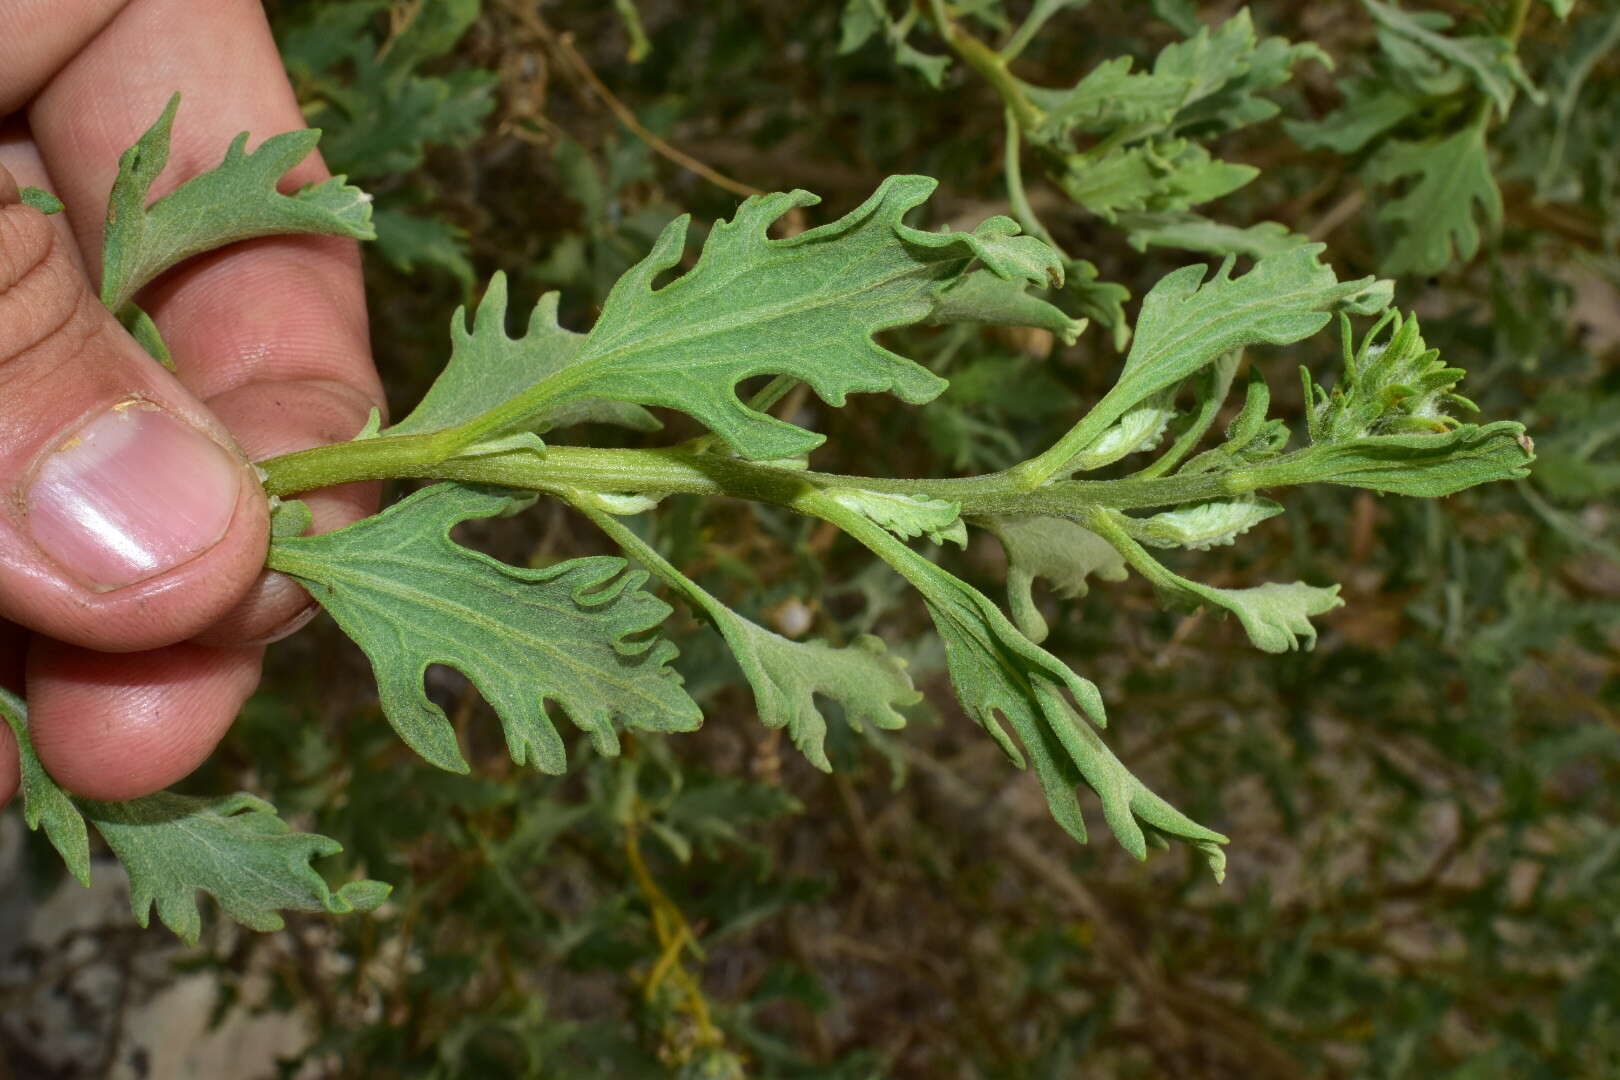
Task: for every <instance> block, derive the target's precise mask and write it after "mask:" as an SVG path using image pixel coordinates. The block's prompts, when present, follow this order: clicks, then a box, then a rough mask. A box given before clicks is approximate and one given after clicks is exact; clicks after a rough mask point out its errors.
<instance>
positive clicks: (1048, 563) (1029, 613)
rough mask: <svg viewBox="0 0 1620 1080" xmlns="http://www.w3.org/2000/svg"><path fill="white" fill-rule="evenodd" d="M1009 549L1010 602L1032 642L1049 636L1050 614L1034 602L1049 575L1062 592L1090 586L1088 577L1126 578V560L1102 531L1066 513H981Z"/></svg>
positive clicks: (1073, 594)
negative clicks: (1037, 589) (1038, 582)
mask: <svg viewBox="0 0 1620 1080" xmlns="http://www.w3.org/2000/svg"><path fill="white" fill-rule="evenodd" d="M977 524H980V525H983V526H984V527H985V528H986V529H989V530H990V532H991V533H993V534H994V535H995V537H996V539H997V540H1000V541H1001V546H1002V547H1003V548H1005V549H1006V552H1007V607H1008V609H1009V610H1010V611H1011V612H1012V617H1013V622H1014V623H1016V624H1017V625H1018V629H1020V630H1022V631H1023V632H1024V634H1025V635H1026V636H1027V637H1028V638H1029V639H1030V640H1031V641H1033V642H1036V643H1037V644H1039V643H1040V642H1042V641H1044V640H1046V635H1047V629H1048V628H1047V625H1046V618H1045V617H1044V616H1043V615H1042V614H1041V612H1040V609H1039V608H1037V607H1036V606H1035V598H1034V595H1033V592H1032V590H1033V587H1034V584H1035V580H1036V579H1037V578H1045V579H1046V580H1047V581H1048V582H1049V583H1050V584H1051V586H1052V591H1053V592H1055V593H1057V594H1058V595H1059V596H1063V597H1068V598H1071V599H1073V598H1076V597H1081V596H1085V595H1086V594H1087V593H1088V592H1090V591H1091V582H1090V581H1089V580H1088V579H1089V578H1091V577H1093V576H1095V577H1096V578H1098V579H1099V580H1101V581H1124V580H1125V576H1126V570H1125V560H1124V558H1123V557H1122V556H1121V555H1120V553H1119V552H1117V551H1115V550H1114V548H1113V547H1112V546H1111V545H1110V544H1109V543H1108V542H1107V541H1106V540H1104V539H1103V538H1102V537H1100V536H1098V535H1097V534H1096V533H1094V532H1092V531H1091V530H1090V529H1088V528H1086V527H1085V526H1083V525H1077V524H1075V523H1074V522H1072V521H1069V520H1067V519H1065V518H1052V517H1010V516H1002V517H989V518H983V519H979V520H978V521H977Z"/></svg>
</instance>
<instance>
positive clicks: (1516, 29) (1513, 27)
mask: <svg viewBox="0 0 1620 1080" xmlns="http://www.w3.org/2000/svg"><path fill="white" fill-rule="evenodd" d="M1529 17H1530V0H1513V6H1512V8H1510V9H1509V10H1508V24H1507V33H1506V34H1504V35H1503V36H1504V37H1506V38H1507V39H1508V42H1509V44H1511V45H1513V46H1515V47H1517V46H1518V44H1519V38H1520V37H1521V36H1522V35H1523V34H1524V24H1525V20H1526V19H1528V18H1529Z"/></svg>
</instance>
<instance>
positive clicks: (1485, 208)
mask: <svg viewBox="0 0 1620 1080" xmlns="http://www.w3.org/2000/svg"><path fill="white" fill-rule="evenodd" d="M1367 176H1368V178H1369V179H1370V180H1372V181H1373V182H1374V183H1377V184H1394V183H1397V182H1405V183H1407V184H1409V185H1410V186H1409V188H1408V190H1407V191H1406V192H1405V193H1404V194H1402V195H1399V196H1397V197H1396V198H1394V199H1391V200H1390V201H1388V202H1386V203H1384V204H1383V206H1381V207H1380V208H1379V211H1378V218H1379V220H1380V221H1384V222H1387V223H1389V224H1390V225H1392V226H1394V227H1395V229H1396V230H1397V232H1398V234H1399V235H1398V238H1397V239H1396V241H1395V245H1394V246H1393V247H1392V248H1390V251H1389V255H1388V256H1387V257H1386V258H1385V260H1384V266H1383V269H1384V271H1385V272H1386V273H1390V274H1437V273H1439V272H1440V271H1441V270H1444V269H1445V268H1446V267H1447V266H1449V265H1451V263H1452V262H1453V261H1466V260H1468V259H1471V258H1473V257H1474V254H1475V253H1476V252H1477V251H1479V240H1480V229H1479V225H1478V223H1477V222H1476V217H1483V219H1484V221H1485V223H1486V224H1487V225H1488V226H1491V227H1494V226H1495V225H1497V224H1498V223H1499V222H1500V221H1501V220H1502V193H1501V192H1500V191H1499V190H1497V187H1496V178H1495V177H1494V176H1493V175H1492V174H1491V163H1490V158H1489V156H1488V155H1487V153H1486V149H1485V127H1484V125H1483V124H1482V123H1479V124H1470V125H1469V126H1468V127H1465V128H1463V129H1462V130H1461V131H1458V132H1456V133H1455V134H1453V135H1448V136H1446V137H1444V138H1436V139H1427V140H1424V141H1421V142H1412V141H1408V140H1404V139H1396V140H1391V141H1390V142H1388V143H1386V144H1385V146H1384V148H1383V149H1382V150H1380V151H1379V152H1378V154H1377V155H1376V156H1375V157H1374V158H1373V159H1372V161H1370V162H1369V163H1368V165H1367Z"/></svg>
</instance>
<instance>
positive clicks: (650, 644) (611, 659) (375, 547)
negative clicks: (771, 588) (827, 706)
mask: <svg viewBox="0 0 1620 1080" xmlns="http://www.w3.org/2000/svg"><path fill="white" fill-rule="evenodd" d="M525 503H526V500H523V499H520V498H515V497H513V496H511V495H509V494H502V493H497V492H492V491H485V490H482V489H478V488H471V487H466V486H463V485H460V484H438V485H435V486H433V487H430V488H426V489H424V490H422V491H419V492H417V493H416V494H414V495H412V496H411V497H410V498H408V499H405V500H403V501H402V502H399V503H396V504H394V505H393V506H390V507H389V508H388V509H386V510H384V511H383V512H382V513H380V514H377V515H375V516H373V517H369V518H366V519H365V520H364V521H360V522H358V523H356V524H354V525H351V526H349V527H348V528H346V529H342V530H340V531H338V532H334V533H327V534H325V535H322V536H310V537H296V538H286V539H281V540H277V541H276V542H275V543H274V544H272V545H271V549H270V557H269V559H268V564H269V565H270V566H271V567H272V568H274V569H276V570H281V571H283V572H284V573H288V574H291V575H293V576H294V577H296V578H298V579H299V580H300V581H302V582H304V583H305V585H306V586H307V587H308V588H309V590H310V593H311V594H312V595H313V596H314V597H315V598H316V599H317V600H319V601H320V603H321V605H322V606H323V607H325V608H326V610H327V611H329V612H330V613H331V614H332V616H333V618H335V619H336V620H337V622H338V625H339V626H341V627H342V628H343V630H344V632H345V633H347V634H348V635H349V636H350V637H351V638H353V639H354V640H355V641H356V642H357V643H358V644H359V645H360V647H361V648H362V649H363V650H364V651H365V653H366V655H367V657H368V658H369V659H370V660H371V664H372V668H373V669H374V670H375V672H376V676H377V685H378V688H379V692H380V694H381V699H382V706H383V711H384V712H385V713H386V714H387V716H388V719H389V722H390V723H392V724H393V725H394V729H395V730H396V731H398V732H399V735H400V737H401V738H402V739H404V740H405V742H406V743H408V744H409V745H410V746H411V748H412V749H414V750H415V751H416V752H417V753H419V754H421V755H422V756H423V757H424V758H426V759H427V760H428V761H430V762H432V763H433V764H435V765H437V766H439V767H440V768H443V769H448V770H450V771H452V772H465V771H467V764H466V762H465V761H464V760H463V759H462V756H461V752H460V749H459V748H458V747H457V745H456V736H455V731H454V730H453V729H452V728H451V726H450V722H449V721H448V720H447V719H446V718H445V715H444V711H443V710H442V709H440V708H439V706H437V705H435V704H434V703H433V702H432V701H430V700H429V699H428V696H427V693H426V692H425V690H424V689H423V678H424V676H425V675H426V672H427V669H428V666H429V665H430V664H447V665H449V666H451V667H454V668H456V669H457V670H459V671H461V672H463V673H464V674H466V676H467V677H468V678H469V679H470V680H471V681H472V683H473V685H475V686H476V687H477V688H478V690H479V692H480V693H481V694H483V696H484V699H485V700H486V701H488V702H489V704H490V705H491V706H492V707H493V708H494V710H495V712H496V714H497V715H498V716H499V717H500V720H501V726H502V728H503V729H504V730H505V732H506V742H507V747H508V749H509V750H510V751H511V754H512V760H513V761H515V762H517V763H518V764H519V765H524V764H530V763H532V764H534V765H535V766H536V767H537V768H540V769H542V770H544V771H546V772H550V773H560V772H562V771H563V769H564V768H565V767H566V756H565V753H564V749H563V742H562V738H561V736H560V735H558V733H557V731H556V729H555V728H554V727H553V726H552V724H551V721H550V720H549V719H548V718H547V716H546V708H545V705H546V702H547V701H548V700H551V701H555V702H556V703H557V704H558V705H559V706H560V707H561V708H562V710H563V711H564V712H566V713H567V714H568V715H569V717H570V718H571V719H572V720H573V721H574V723H575V724H577V725H578V726H579V727H580V728H582V729H584V730H585V731H587V732H589V733H590V735H591V739H592V741H593V742H594V743H595V745H596V747H597V749H598V750H599V751H600V752H601V753H603V754H606V755H612V754H616V753H617V752H618V748H619V739H618V735H617V733H616V731H615V729H614V720H615V718H622V720H623V721H624V722H625V723H626V724H629V725H631V726H634V727H639V728H642V729H645V730H648V731H691V730H693V729H695V728H696V727H697V726H698V724H699V723H700V722H701V721H702V714H701V713H700V712H699V710H698V707H697V705H696V703H695V702H693V701H692V699H691V698H690V697H688V696H687V694H686V692H685V691H684V690H682V689H681V682H680V678H679V676H678V675H677V674H676V673H675V672H674V671H673V670H672V669H670V667H669V661H670V660H671V659H672V658H673V657H674V655H675V646H674V645H673V644H671V643H670V642H668V641H666V640H660V639H658V638H655V637H651V636H649V633H648V632H649V631H651V630H652V629H653V628H654V627H656V626H657V625H658V624H659V623H661V622H662V621H663V620H664V617H665V616H666V615H668V614H669V606H668V605H667V604H665V603H664V602H663V601H661V600H659V599H658V598H656V597H654V596H653V595H651V594H650V593H648V592H646V591H644V590H643V589H642V588H641V584H642V582H643V581H644V580H645V579H646V574H645V572H635V573H625V572H624V560H623V559H616V558H610V557H606V556H602V557H593V558H583V559H571V560H569V561H568V562H564V563H559V564H557V565H556V566H550V567H547V568H545V569H541V570H527V569H520V568H518V567H514V566H508V565H507V564H505V563H502V562H499V561H497V560H495V559H492V558H489V557H488V556H487V555H482V554H479V553H477V552H474V551H469V550H467V549H466V548H463V547H461V546H459V545H458V544H456V543H454V542H453V541H451V539H450V530H451V528H452V527H454V526H455V525H456V524H458V523H459V522H462V521H465V520H467V519H469V518H476V517H489V516H491V515H493V514H499V513H503V512H508V511H510V510H512V509H513V508H514V507H516V506H519V505H523V504H525Z"/></svg>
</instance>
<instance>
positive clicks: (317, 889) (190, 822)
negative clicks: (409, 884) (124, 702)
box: [80, 791, 389, 944]
mask: <svg viewBox="0 0 1620 1080" xmlns="http://www.w3.org/2000/svg"><path fill="white" fill-rule="evenodd" d="M80 805H81V806H83V807H84V811H85V814H86V815H87V816H88V817H89V818H90V820H91V821H92V822H94V823H95V826H96V831H97V832H99V833H100V834H101V835H102V837H103V838H104V839H105V840H106V841H107V846H108V847H110V848H112V849H113V853H114V854H115V855H117V856H118V861H119V862H121V863H123V864H124V869H125V870H126V871H128V873H129V903H130V908H131V909H132V910H133V911H134V912H135V921H136V922H138V923H140V924H141V925H142V926H145V925H147V922H148V920H149V919H150V918H151V911H152V907H153V905H156V907H157V913H158V918H160V919H162V920H163V923H164V925H165V926H167V927H168V928H169V929H171V930H173V931H174V932H175V933H176V934H178V935H180V937H181V938H182V939H183V940H185V941H186V942H188V943H191V944H196V941H197V937H198V935H199V934H200V933H201V932H202V912H201V911H200V910H199V909H198V907H197V892H198V890H201V891H203V892H206V893H208V894H209V895H210V896H212V897H214V899H216V900H217V901H219V906H220V907H221V908H222V909H223V910H224V912H225V914H226V915H229V916H230V917H231V918H233V919H235V920H236V921H237V922H239V923H241V924H242V925H243V926H246V927H248V928H249V929H252V930H280V929H281V928H282V926H283V922H282V918H281V916H280V915H279V914H277V913H278V912H281V911H326V912H331V913H332V914H334V915H341V914H344V913H346V912H350V911H370V910H371V909H373V908H375V907H376V906H377V905H378V904H381V903H382V902H383V901H384V900H386V899H387V898H388V893H389V886H387V885H385V884H383V883H382V882H380V881H351V882H349V883H348V884H346V885H343V886H342V887H340V888H339V889H338V890H337V891H336V892H334V891H332V889H331V888H329V887H328V886H327V884H326V881H325V880H324V879H323V878H322V877H321V875H320V874H318V873H316V871H315V869H314V867H312V866H310V864H309V863H310V860H311V859H315V858H320V857H321V856H324V855H335V854H337V853H338V852H340V851H342V850H343V845H341V844H339V843H338V842H337V841H336V840H333V839H331V838H330V837H325V836H317V835H315V834H313V833H299V832H294V831H293V830H292V827H291V826H289V825H288V824H287V823H286V822H285V821H282V820H281V818H279V817H277V816H276V808H275V807H274V806H271V805H270V804H269V803H267V802H265V801H264V800H263V799H260V798H256V797H255V796H252V795H248V794H242V793H239V794H236V795H227V796H224V797H223V798H215V799H198V798H192V797H189V796H185V795H175V794H173V793H171V792H166V791H165V792H159V793H158V794H156V795H148V796H147V797H146V798H144V799H134V800H132V801H130V802H117V803H103V802H91V801H90V800H84V801H83V802H82V803H81V804H80Z"/></svg>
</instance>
